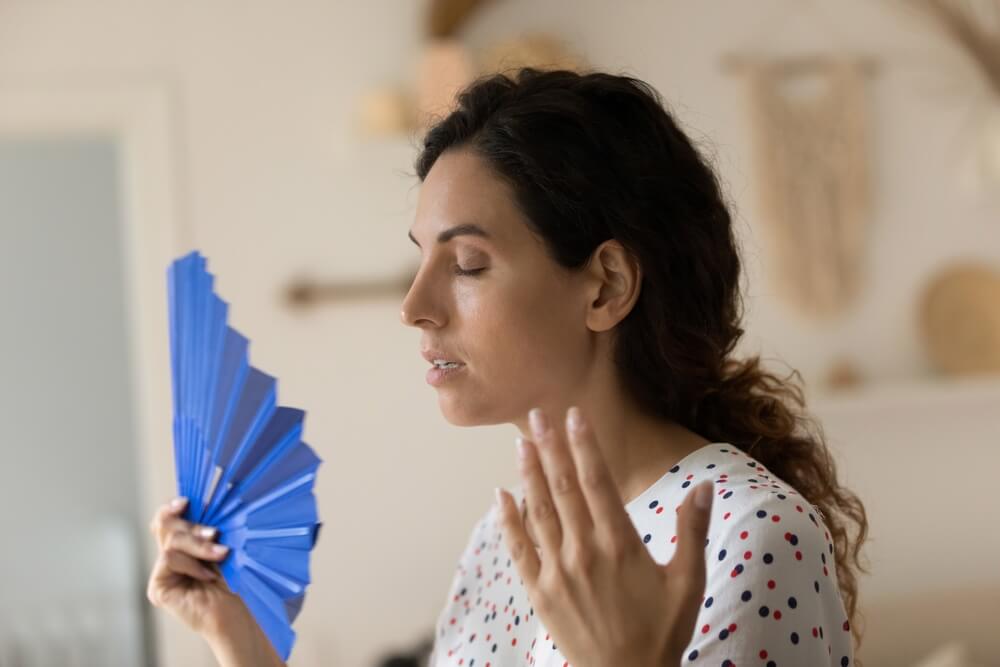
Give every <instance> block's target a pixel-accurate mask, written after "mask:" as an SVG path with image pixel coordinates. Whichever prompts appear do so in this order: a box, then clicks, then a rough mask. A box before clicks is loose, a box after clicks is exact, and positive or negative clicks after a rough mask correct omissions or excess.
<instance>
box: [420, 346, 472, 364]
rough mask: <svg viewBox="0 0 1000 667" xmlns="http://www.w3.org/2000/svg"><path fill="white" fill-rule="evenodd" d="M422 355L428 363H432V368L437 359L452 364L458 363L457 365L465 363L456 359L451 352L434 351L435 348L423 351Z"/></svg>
mask: <svg viewBox="0 0 1000 667" xmlns="http://www.w3.org/2000/svg"><path fill="white" fill-rule="evenodd" d="M420 354H421V356H422V357H423V358H424V359H426V360H427V361H428V362H430V364H431V365H432V366H433V365H434V360H435V359H441V360H443V361H446V362H451V363H457V364H462V365H464V362H463V361H461V360H460V359H459V358H458V357H456V356H455V355H454V354H451V353H450V352H446V351H444V350H437V349H433V348H428V349H425V350H423V351H422V352H421V353H420Z"/></svg>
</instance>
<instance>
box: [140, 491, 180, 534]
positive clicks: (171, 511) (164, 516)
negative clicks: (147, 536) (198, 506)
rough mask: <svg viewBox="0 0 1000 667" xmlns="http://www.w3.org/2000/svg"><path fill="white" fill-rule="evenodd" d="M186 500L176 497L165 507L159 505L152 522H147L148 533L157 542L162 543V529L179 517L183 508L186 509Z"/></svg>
mask: <svg viewBox="0 0 1000 667" xmlns="http://www.w3.org/2000/svg"><path fill="white" fill-rule="evenodd" d="M187 502H188V501H187V498H185V497H183V496H178V497H177V498H174V499H173V500H171V501H170V502H169V503H167V504H166V505H161V506H160V508H159V509H158V510H156V513H155V514H154V515H153V520H152V521H150V522H149V532H150V533H152V534H153V536H154V537H156V539H157V541H158V542H162V541H163V540H162V536H163V535H164V532H163V527H164V524H166V523H167V522H168V521H170V520H171V519H174V518H176V517H179V516H180V515H181V514H182V513H183V512H184V508H185V507H187Z"/></svg>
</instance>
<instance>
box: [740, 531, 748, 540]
mask: <svg viewBox="0 0 1000 667" xmlns="http://www.w3.org/2000/svg"><path fill="white" fill-rule="evenodd" d="M749 534H750V533H749V531H746V530H744V531H743V532H742V533H740V539H741V540H745V539H747V535H749Z"/></svg>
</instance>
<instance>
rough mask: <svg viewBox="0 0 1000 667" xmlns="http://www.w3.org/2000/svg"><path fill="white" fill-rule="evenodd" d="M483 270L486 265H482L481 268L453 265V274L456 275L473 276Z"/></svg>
mask: <svg viewBox="0 0 1000 667" xmlns="http://www.w3.org/2000/svg"><path fill="white" fill-rule="evenodd" d="M485 270H486V267H483V268H481V269H463V268H462V267H460V266H458V265H456V266H455V275H456V276H474V275H476V274H478V273H482V272H483V271H485Z"/></svg>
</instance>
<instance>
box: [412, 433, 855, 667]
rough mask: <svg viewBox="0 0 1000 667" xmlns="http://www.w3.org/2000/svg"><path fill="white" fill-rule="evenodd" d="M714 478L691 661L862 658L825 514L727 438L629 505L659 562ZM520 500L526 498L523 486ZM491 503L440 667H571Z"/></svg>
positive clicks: (461, 575) (733, 665)
mask: <svg viewBox="0 0 1000 667" xmlns="http://www.w3.org/2000/svg"><path fill="white" fill-rule="evenodd" d="M705 479H711V480H713V481H714V482H715V487H716V496H715V501H714V502H713V504H712V520H711V524H710V526H709V532H708V539H707V541H706V546H705V557H706V564H707V567H708V571H707V580H706V587H705V594H704V598H703V600H702V603H701V607H700V610H699V612H698V621H697V624H696V626H695V630H694V635H693V637H692V638H691V642H690V644H689V645H688V646H687V648H686V649H685V651H684V657H683V660H682V661H681V664H682V665H683V666H685V667H686V666H687V665H691V666H692V667H695V666H701V665H706V666H711V667H749V666H751V665H752V666H754V667H758V666H759V667H797V666H800V665H808V666H809V667H821V666H826V665H829V666H840V667H846V666H847V665H851V664H852V663H853V654H852V649H851V646H852V644H851V633H850V625H849V623H848V619H847V614H846V612H845V610H844V604H843V601H842V599H841V596H840V593H839V589H838V587H837V575H836V568H835V567H834V559H833V542H832V540H831V538H830V534H829V532H828V530H827V527H826V525H825V523H824V521H823V518H822V515H821V514H820V513H819V511H818V510H817V508H816V507H815V506H814V505H812V504H810V503H809V502H808V501H807V500H805V498H803V497H802V496H800V495H799V494H798V493H796V492H795V490H794V489H793V488H792V487H791V485H789V484H787V483H785V482H784V481H782V480H781V479H780V478H778V477H776V476H774V475H772V474H771V473H769V472H768V470H767V469H766V468H765V467H763V466H762V465H761V464H760V463H758V462H757V461H755V460H753V459H752V458H751V457H749V456H747V454H746V453H744V452H742V451H741V450H739V449H736V448H735V447H733V446H732V445H727V444H725V443H711V444H708V445H705V446H704V447H702V448H700V449H698V450H695V451H694V452H691V453H690V454H688V455H687V456H685V457H684V458H683V459H681V461H680V462H679V463H678V464H677V465H675V466H674V467H673V468H671V469H670V471H669V472H667V473H665V474H664V475H663V477H661V478H660V479H659V480H658V481H657V482H656V483H655V484H653V485H652V486H651V487H649V488H648V489H646V490H645V491H644V492H643V493H642V494H641V495H639V496H638V497H637V498H635V499H633V500H632V501H630V502H629V503H628V504H627V505H626V506H625V510H626V512H627V513H628V515H629V517H630V518H631V519H632V523H633V524H634V525H635V529H636V531H637V532H638V534H639V536H640V537H641V538H642V541H643V542H644V543H645V545H646V548H647V549H648V550H649V553H650V555H651V556H652V557H653V559H654V560H655V561H656V562H658V563H660V564H666V563H667V562H669V561H670V559H671V558H672V557H673V554H674V549H675V544H676V541H677V534H676V512H677V508H678V507H679V506H680V505H681V503H682V501H683V500H684V497H685V496H686V495H687V493H688V490H689V489H691V488H693V487H694V486H695V485H697V484H698V482H700V481H702V480H705ZM511 493H512V495H513V496H514V499H515V500H517V501H518V502H520V500H521V498H522V494H523V491H522V490H521V489H520V488H515V489H513V490H512V492H511ZM497 519H498V517H497V514H496V508H495V507H491V508H490V510H489V511H488V512H487V514H486V515H485V516H484V517H483V518H482V519H480V521H479V522H478V523H477V524H476V526H475V528H474V529H473V531H472V535H471V537H470V539H469V542H468V545H467V547H466V549H465V552H464V553H463V554H462V556H461V558H460V559H459V562H458V566H457V569H456V572H455V576H454V579H453V581H452V585H451V590H450V592H449V595H448V598H447V601H446V603H445V607H444V609H443V610H442V611H441V614H440V616H439V618H438V621H437V626H436V630H435V641H434V649H433V651H432V654H431V659H430V665H431V666H432V667H445V666H448V667H452V666H454V665H461V666H462V667H507V666H512V665H538V666H540V667H567V665H568V663H567V662H566V659H565V658H564V657H563V656H562V654H561V653H560V652H559V648H558V646H557V645H556V644H555V643H554V640H553V638H552V637H551V636H550V635H549V633H548V631H547V630H546V629H545V626H544V624H543V623H542V622H541V619H539V617H538V616H537V615H536V614H535V611H534V609H532V607H531V604H530V602H529V600H528V597H527V594H526V591H525V588H524V585H523V582H522V580H521V578H520V576H519V575H518V573H517V567H516V566H515V565H514V563H513V562H512V561H511V558H510V554H508V552H507V550H506V548H505V546H504V543H503V538H502V535H501V532H500V526H499V523H498V520H497Z"/></svg>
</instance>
